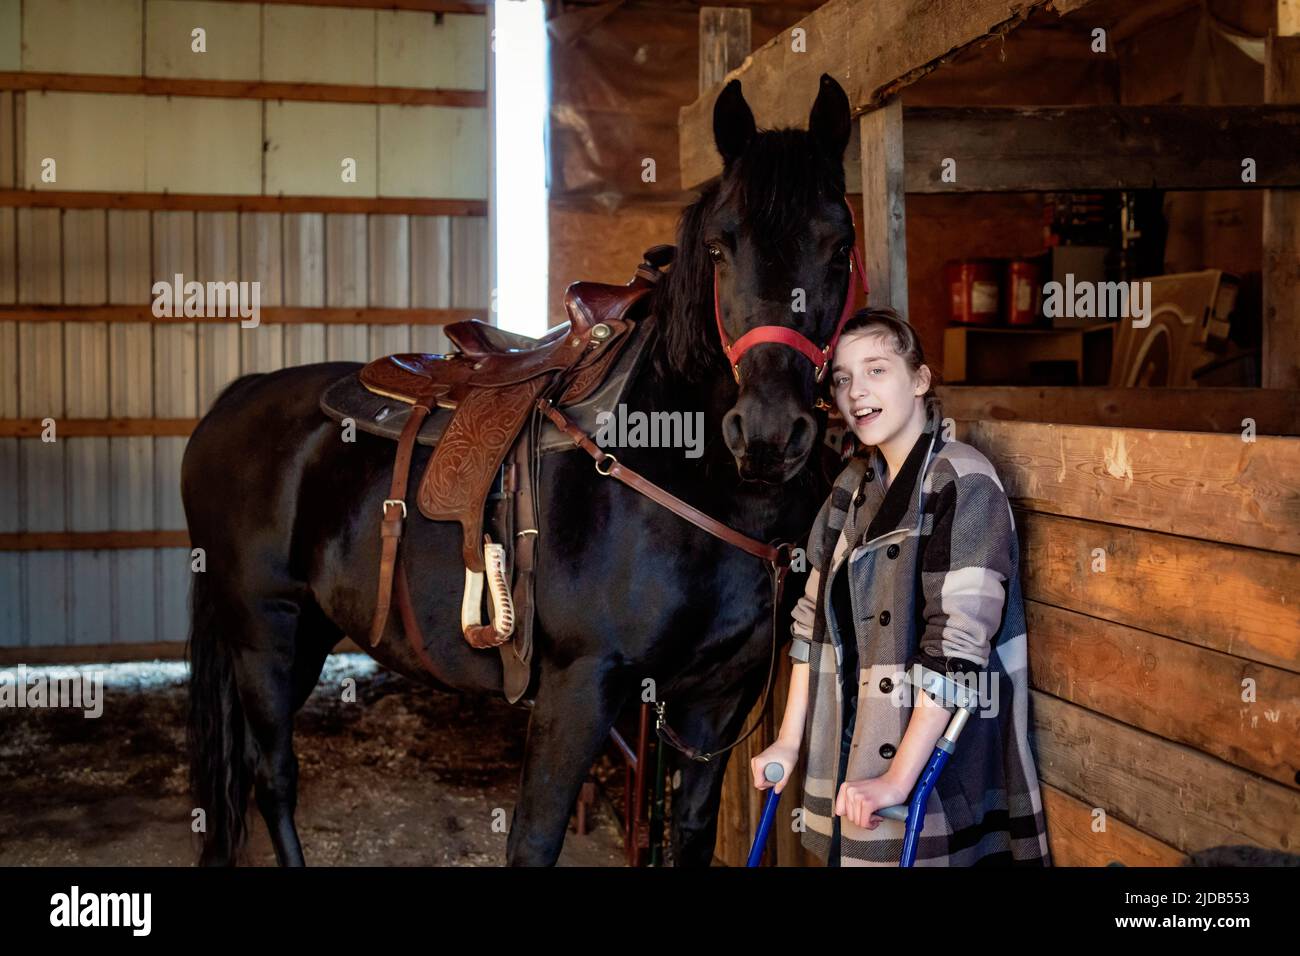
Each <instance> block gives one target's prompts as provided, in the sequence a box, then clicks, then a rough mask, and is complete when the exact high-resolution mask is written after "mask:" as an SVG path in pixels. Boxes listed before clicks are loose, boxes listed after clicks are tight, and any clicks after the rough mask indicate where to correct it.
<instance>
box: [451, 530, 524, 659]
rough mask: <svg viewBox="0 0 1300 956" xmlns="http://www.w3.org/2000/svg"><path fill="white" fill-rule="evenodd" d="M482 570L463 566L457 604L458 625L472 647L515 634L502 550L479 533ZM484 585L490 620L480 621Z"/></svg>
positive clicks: (495, 642)
mask: <svg viewBox="0 0 1300 956" xmlns="http://www.w3.org/2000/svg"><path fill="white" fill-rule="evenodd" d="M483 564H484V570H483V571H471V570H470V569H469V568H466V569H465V595H464V597H463V598H462V599H461V604H460V627H461V631H462V632H463V633H464V635H465V640H466V641H468V642H469V643H470V645H471V646H473V647H497V646H498V645H500V644H504V643H505V642H506V641H508V640H510V638H511V636H513V634H514V633H515V604H514V601H513V599H512V598H511V596H510V586H509V584H508V583H507V581H506V549H505V547H504V546H503V545H500V544H495V543H493V541H492V538H491V537H490V536H488V535H486V534H485V535H483ZM485 583H486V585H487V591H488V597H489V598H490V604H491V621H492V622H491V623H490V624H484V623H483V610H482V607H483V587H484V584H485Z"/></svg>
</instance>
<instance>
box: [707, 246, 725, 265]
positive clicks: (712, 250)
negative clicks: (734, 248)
mask: <svg viewBox="0 0 1300 956" xmlns="http://www.w3.org/2000/svg"><path fill="white" fill-rule="evenodd" d="M708 249H709V258H710V259H712V260H713V261H714V262H721V261H722V250H721V249H719V248H718V245H717V243H714V242H710V243H709V245H708Z"/></svg>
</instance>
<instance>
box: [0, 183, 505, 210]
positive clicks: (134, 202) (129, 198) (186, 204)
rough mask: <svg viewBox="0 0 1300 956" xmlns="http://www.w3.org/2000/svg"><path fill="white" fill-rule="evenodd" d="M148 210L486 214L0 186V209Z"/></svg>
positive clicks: (465, 204) (326, 201) (399, 200)
mask: <svg viewBox="0 0 1300 956" xmlns="http://www.w3.org/2000/svg"><path fill="white" fill-rule="evenodd" d="M5 206H16V207H19V208H24V209H50V208H56V209H150V210H182V211H184V210H193V211H195V212H281V213H284V212H340V213H378V214H383V215H406V216H486V215H487V207H488V204H487V203H486V202H485V201H484V200H482V199H408V198H403V197H399V196H371V197H355V198H354V197H351V196H236V195H217V194H209V193H115V192H91V191H81V190H77V191H70V190H53V189H51V190H45V189H0V208H3V207H5Z"/></svg>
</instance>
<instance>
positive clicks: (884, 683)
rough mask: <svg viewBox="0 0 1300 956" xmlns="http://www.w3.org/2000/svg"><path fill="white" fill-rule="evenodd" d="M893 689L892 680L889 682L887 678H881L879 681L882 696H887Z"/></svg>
mask: <svg viewBox="0 0 1300 956" xmlns="http://www.w3.org/2000/svg"><path fill="white" fill-rule="evenodd" d="M893 689H894V682H893V681H892V680H890V679H889V678H888V677H882V678H881V679H880V692H881V693H882V694H888V693H889V692H890V691H891V690H893Z"/></svg>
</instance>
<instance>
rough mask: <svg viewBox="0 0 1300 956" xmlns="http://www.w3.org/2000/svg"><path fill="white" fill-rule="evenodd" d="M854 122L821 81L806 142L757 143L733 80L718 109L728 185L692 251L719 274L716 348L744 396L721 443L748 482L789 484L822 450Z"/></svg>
mask: <svg viewBox="0 0 1300 956" xmlns="http://www.w3.org/2000/svg"><path fill="white" fill-rule="evenodd" d="M850 122H851V119H850V112H849V101H848V97H847V96H845V94H844V90H843V89H841V87H840V85H839V84H838V83H836V82H835V80H834V79H832V78H831V77H830V76H829V75H826V74H823V75H822V78H821V88H820V90H819V91H818V94H817V99H816V101H815V102H814V103H813V107H812V112H811V114H810V115H809V121H808V129H807V130H806V131H805V130H795V129H781V130H763V131H759V130H758V129H757V128H756V127H755V124H754V114H753V113H752V112H751V111H750V108H749V104H747V103H746V102H745V97H744V95H743V94H742V93H741V89H740V82H739V81H738V80H732V81H731V82H730V83H728V84H727V86H726V88H725V89H724V90H723V91H722V93H721V94H720V95H719V97H718V100H717V103H716V104H715V105H714V110H713V136H714V142H715V143H716V145H717V148H718V152H719V153H720V154H721V156H722V160H723V174H722V179H721V181H720V183H719V184H718V187H717V191H716V196H715V199H714V201H713V202H711V203H709V204H708V205H707V209H706V210H703V211H702V215H701V222H700V228H699V231H698V232H697V233H696V234H695V235H696V238H695V241H697V242H702V243H703V245H704V248H705V255H706V256H707V260H708V261H709V263H710V265H711V268H712V273H713V274H712V276H711V277H710V279H709V282H710V284H711V285H712V286H713V295H714V303H715V304H714V308H713V311H714V325H715V328H714V329H713V330H712V336H713V344H712V348H714V349H718V350H722V351H723V352H724V355H725V357H726V360H727V362H728V364H729V365H730V366H731V374H733V375H734V376H735V378H736V381H737V384H738V386H739V392H738V395H737V398H736V402H735V404H734V405H733V406H732V407H731V409H730V411H728V412H727V413H726V415H725V416H724V417H723V421H722V433H723V440H724V441H725V442H726V445H727V448H728V449H729V450H730V451H731V454H732V455H733V456H734V457H735V460H736V466H737V468H738V469H739V470H740V475H741V477H742V478H744V479H749V480H754V481H761V482H770V483H778V482H784V481H786V480H788V479H789V478H791V477H792V476H793V475H794V474H795V473H797V472H798V471H799V470H800V469H801V468H802V467H803V466H804V464H805V462H806V461H807V460H808V457H809V454H810V453H811V452H812V449H813V445H814V444H815V442H816V439H817V421H816V419H815V418H814V416H813V403H814V399H815V388H816V383H817V381H819V380H820V375H821V374H822V373H823V370H824V367H825V364H826V363H828V362H829V352H828V351H824V349H827V348H828V347H830V346H833V344H834V338H835V337H836V334H837V330H838V327H839V324H840V322H841V319H842V316H843V315H845V314H846V310H847V304H846V297H848V296H851V290H850V282H857V281H858V277H856V276H853V275H852V273H851V270H857V269H860V267H861V266H860V263H859V262H856V261H855V259H856V256H855V255H854V248H855V241H856V237H855V234H854V226H853V218H852V213H851V211H850V209H849V207H848V205H847V203H846V201H845V195H844V168H843V162H844V150H845V147H846V146H847V145H848V142H849V132H850ZM849 301H851V299H849Z"/></svg>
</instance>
